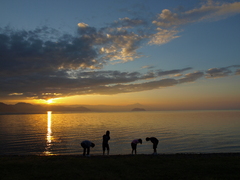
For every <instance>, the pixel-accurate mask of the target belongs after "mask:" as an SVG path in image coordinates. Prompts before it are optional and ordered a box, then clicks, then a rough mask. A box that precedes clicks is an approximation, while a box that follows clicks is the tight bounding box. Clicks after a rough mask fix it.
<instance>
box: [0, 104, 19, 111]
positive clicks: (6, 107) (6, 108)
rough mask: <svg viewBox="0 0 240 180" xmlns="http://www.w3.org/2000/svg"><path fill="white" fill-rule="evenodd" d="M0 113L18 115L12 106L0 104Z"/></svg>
mask: <svg viewBox="0 0 240 180" xmlns="http://www.w3.org/2000/svg"><path fill="white" fill-rule="evenodd" d="M0 113H16V110H15V109H14V108H13V107H12V105H7V104H4V103H2V102H0Z"/></svg>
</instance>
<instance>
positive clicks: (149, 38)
mask: <svg viewBox="0 0 240 180" xmlns="http://www.w3.org/2000/svg"><path fill="white" fill-rule="evenodd" d="M239 12H240V3H238V2H236V3H224V4H220V3H213V2H212V1H209V2H208V3H207V4H204V5H202V6H201V7H199V8H197V9H193V10H190V11H186V12H182V13H174V12H171V11H170V10H168V9H165V10H163V11H162V12H161V13H160V14H159V15H158V16H157V18H156V19H155V20H153V21H146V20H143V19H139V18H133V19H130V18H128V17H125V18H121V19H118V20H117V21H114V22H113V23H110V24H108V25H107V26H106V27H102V28H100V29H97V28H95V27H91V26H90V25H88V24H86V23H84V22H80V23H78V24H77V33H76V34H75V35H73V34H66V33H62V32H59V31H57V30H55V29H52V28H49V27H41V28H36V29H34V30H15V29H13V28H10V27H5V28H0V57H1V60H0V97H1V98H6V99H7V98H16V97H29V98H40V99H41V98H43V99H46V98H52V97H63V96H71V95H82V94H117V93H129V92H137V91H146V90H152V89H157V88H164V87H169V86H174V85H177V84H181V83H189V82H194V81H196V80H197V79H199V78H202V77H204V76H205V77H206V78H217V77H224V76H229V75H239V74H240V73H239V69H237V70H235V72H234V71H233V69H234V68H237V67H239V66H238V65H235V66H229V67H224V68H211V69H209V70H207V71H206V72H201V71H197V72H189V71H191V70H192V68H191V67H187V68H183V69H173V70H165V71H163V70H154V68H153V66H145V67H143V69H142V71H147V70H149V71H148V72H144V73H142V71H141V73H140V72H120V71H103V70H101V69H103V67H104V66H105V65H107V64H109V63H112V64H114V63H124V62H128V61H133V60H135V59H136V58H139V57H141V56H143V55H142V54H141V53H140V52H139V49H140V48H141V47H142V46H144V45H148V44H164V43H168V42H169V41H171V40H173V39H174V38H177V37H179V36H178V35H177V34H178V33H179V30H178V29H177V27H179V26H181V25H183V24H186V23H192V22H197V21H202V20H207V19H208V20H213V19H214V20H216V19H220V18H225V17H227V16H229V15H233V14H235V13H239ZM187 71H188V72H187ZM184 73H186V74H185V75H184ZM163 76H164V77H163ZM166 76H167V77H166Z"/></svg>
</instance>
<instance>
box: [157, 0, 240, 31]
mask: <svg viewBox="0 0 240 180" xmlns="http://www.w3.org/2000/svg"><path fill="white" fill-rule="evenodd" d="M237 13H240V2H235V3H222V4H221V3H218V2H213V1H211V0H210V1H208V3H206V4H203V5H202V6H201V7H199V8H195V9H192V10H189V11H184V12H180V13H174V12H171V11H170V10H169V9H164V10H162V12H161V13H160V14H158V17H157V19H156V20H154V21H153V22H152V23H153V24H155V25H156V26H159V27H165V28H168V27H171V26H179V25H183V24H187V23H193V22H199V21H202V20H219V19H223V18H226V17H228V16H231V15H234V14H237Z"/></svg>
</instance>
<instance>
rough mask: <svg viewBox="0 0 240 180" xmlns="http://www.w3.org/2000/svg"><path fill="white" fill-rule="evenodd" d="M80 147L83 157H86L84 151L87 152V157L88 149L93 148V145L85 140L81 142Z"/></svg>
mask: <svg viewBox="0 0 240 180" xmlns="http://www.w3.org/2000/svg"><path fill="white" fill-rule="evenodd" d="M81 146H82V147H83V156H85V155H86V150H87V156H89V153H90V147H92V148H93V147H94V146H95V144H94V143H92V142H91V141H88V140H85V141H83V142H81Z"/></svg>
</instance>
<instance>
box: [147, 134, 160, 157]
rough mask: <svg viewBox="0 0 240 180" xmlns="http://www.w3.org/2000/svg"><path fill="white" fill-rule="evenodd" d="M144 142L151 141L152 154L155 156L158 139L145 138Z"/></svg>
mask: <svg viewBox="0 0 240 180" xmlns="http://www.w3.org/2000/svg"><path fill="white" fill-rule="evenodd" d="M146 141H151V142H152V143H153V154H157V145H158V139H157V138H155V137H150V138H149V137H147V138H146Z"/></svg>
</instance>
